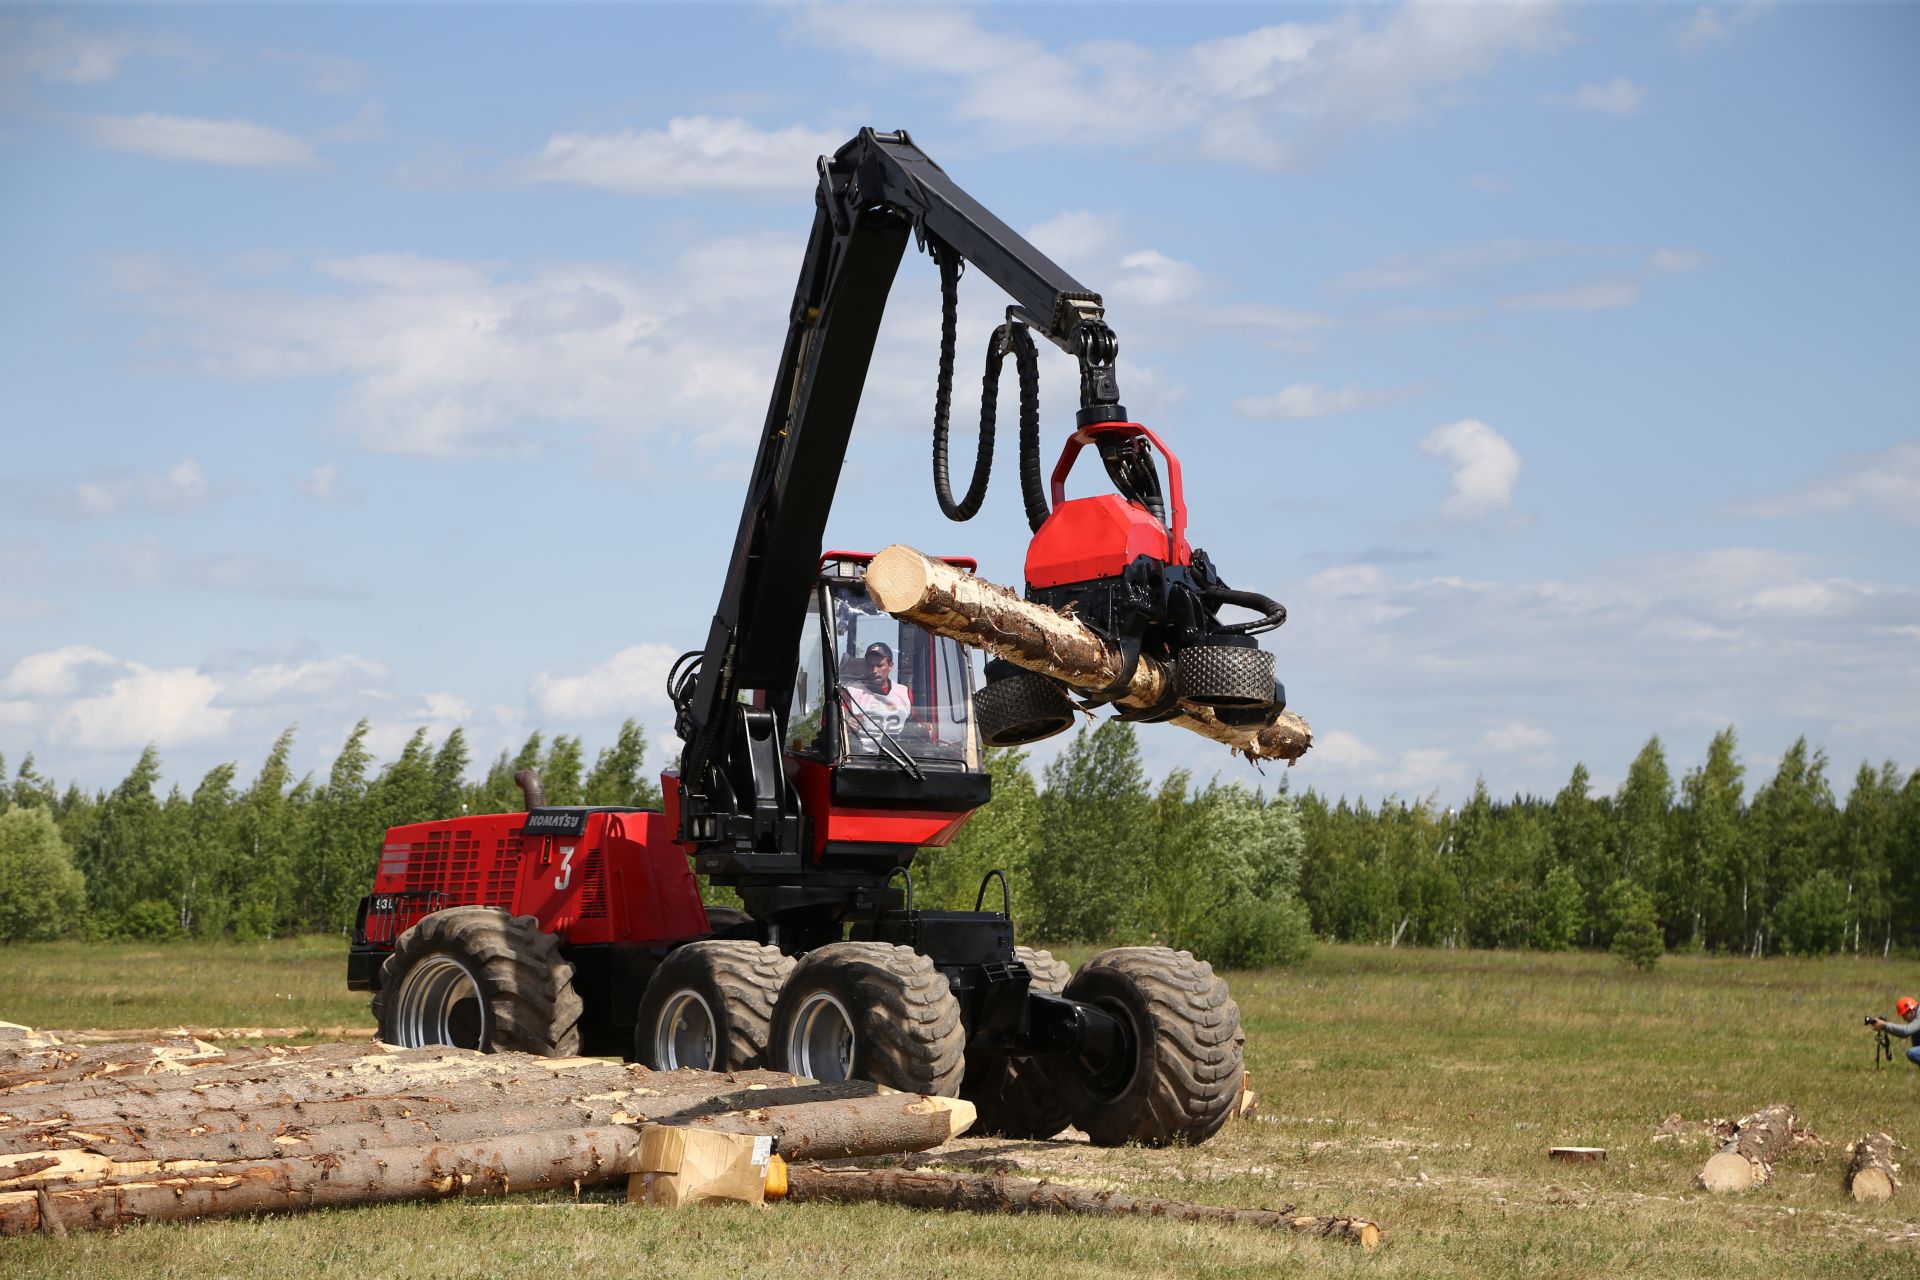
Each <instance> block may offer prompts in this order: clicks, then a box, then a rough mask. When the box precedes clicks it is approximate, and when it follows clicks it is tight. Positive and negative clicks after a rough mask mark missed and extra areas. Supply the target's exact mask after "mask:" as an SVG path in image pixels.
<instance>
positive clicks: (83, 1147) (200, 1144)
mask: <svg viewBox="0 0 1920 1280" xmlns="http://www.w3.org/2000/svg"><path fill="white" fill-rule="evenodd" d="M788 1078H789V1079H791V1077H788ZM852 1083H855V1084H858V1085H861V1086H863V1087H864V1088H865V1090H866V1096H860V1097H853V1096H846V1095H845V1093H844V1086H841V1085H809V1086H802V1087H797V1088H790V1089H781V1090H754V1091H750V1092H745V1093H742V1092H733V1091H730V1092H727V1093H724V1094H720V1095H717V1096H718V1097H720V1098H723V1099H742V1098H752V1097H755V1096H758V1095H760V1094H762V1093H764V1094H768V1095H773V1096H779V1097H782V1098H784V1099H785V1102H784V1104H783V1105H778V1106H770V1107H752V1106H748V1107H747V1109H744V1110H737V1111H732V1110H720V1109H717V1108H714V1107H712V1106H710V1105H708V1104H706V1103H704V1102H703V1103H702V1104H701V1105H699V1106H698V1107H695V1108H688V1109H684V1110H682V1109H679V1108H676V1109H675V1110H673V1111H670V1112H668V1113H667V1114H665V1115H652V1116H649V1115H647V1114H646V1113H645V1112H644V1110H642V1109H641V1107H640V1106H639V1102H640V1101H642V1100H636V1099H635V1098H633V1097H631V1096H626V1097H621V1098H595V1099H565V1098H562V1099H555V1100H551V1101H549V1103H548V1105H546V1106H544V1107H534V1106H528V1105H525V1104H526V1103H527V1102H528V1100H527V1099H524V1098H520V1097H518V1096H516V1095H513V1094H509V1095H507V1097H506V1098H504V1099H501V1100H499V1101H504V1102H508V1103H511V1104H513V1105H510V1106H507V1107H502V1106H500V1105H497V1104H495V1103H490V1104H489V1105H480V1106H476V1107H473V1108H471V1109H469V1110H461V1111H445V1112H441V1113H438V1114H433V1115H422V1116H414V1117H396V1118H393V1119H385V1120H376V1121H368V1122H365V1123H359V1124H337V1125H330V1126H324V1127H314V1126H311V1125H309V1124H306V1123H303V1120H302V1117H300V1116H299V1115H297V1114H295V1113H293V1112H291V1111H278V1112H271V1113H260V1112H256V1113H254V1119H255V1123H256V1127H255V1128H253V1129H250V1130H247V1131H244V1132H237V1133H236V1132H226V1133H207V1134H195V1133H192V1132H191V1131H188V1132H186V1133H174V1134H171V1135H168V1136H155V1137H148V1138H146V1139H144V1140H142V1141H137V1142H120V1141H102V1140H101V1135H99V1134H98V1133H96V1132H92V1131H88V1132H84V1133H76V1132H73V1131H68V1132H66V1133H64V1134H58V1135H55V1137H56V1139H57V1140H56V1141H50V1142H42V1143H41V1144H39V1145H38V1146H36V1147H34V1148H31V1149H28V1150H24V1151H21V1152H18V1153H14V1154H0V1190H15V1189H19V1188H21V1187H23V1186H27V1185H35V1184H40V1183H56V1182H57V1183H71V1182H76V1181H95V1180H99V1179H102V1178H109V1177H120V1176H129V1175H145V1174H151V1173H153V1172H155V1171H156V1170H158V1169H160V1167H161V1166H162V1165H165V1166H167V1168H168V1170H169V1171H171V1170H172V1169H174V1168H176V1167H185V1166H199V1165H212V1164H231V1163H232V1162H234V1161H246V1160H275V1159H292V1158H296V1157H298V1158H314V1157H322V1158H324V1157H331V1156H336V1155H350V1154H354V1153H357V1152H361V1151H368V1150H378V1149H382V1148H387V1147H408V1146H424V1145H429V1144H434V1143H459V1142H474V1141H481V1140H483V1139H487V1138H491V1137H497V1136H499V1135H501V1134H511V1133H523V1132H538V1131H543V1130H552V1129H561V1128H568V1127H582V1128H598V1127H602V1126H606V1125H612V1124H640V1123H646V1122H654V1123H665V1124H670V1125H672V1126H674V1127H676V1128H686V1129H696V1130H710V1131H713V1132H719V1133H733V1134H751V1135H755V1136H770V1137H773V1138H775V1139H777V1140H778V1142H779V1145H780V1150H781V1151H782V1152H784V1153H785V1154H786V1155H788V1156H790V1157H793V1158H798V1159H808V1158H812V1159H839V1158H843V1157H850V1156H875V1155H890V1154H894V1153H898V1152H903V1151H925V1150H927V1149H928V1148H930V1147H937V1146H939V1145H941V1144H942V1143H945V1142H947V1141H949V1140H950V1139H952V1138H954V1137H955V1136H957V1135H958V1134H960V1133H961V1132H963V1131H965V1129H966V1128H967V1126H968V1125H969V1124H971V1123H972V1122H973V1118H974V1111H973V1104H972V1103H969V1102H963V1101H961V1100H959V1099H955V1098H922V1097H920V1096H919V1095H918V1094H911V1093H886V1094H879V1093H876V1092H875V1091H874V1090H875V1086H873V1085H872V1084H870V1083H867V1082H865V1081H859V1082H852ZM809 1093H817V1094H820V1095H823V1096H821V1097H818V1098H816V1099H814V1100H811V1101H809V1100H807V1096H806V1095H808V1094H809ZM836 1095H838V1096H836ZM693 1112H698V1114H692V1113H693Z"/></svg>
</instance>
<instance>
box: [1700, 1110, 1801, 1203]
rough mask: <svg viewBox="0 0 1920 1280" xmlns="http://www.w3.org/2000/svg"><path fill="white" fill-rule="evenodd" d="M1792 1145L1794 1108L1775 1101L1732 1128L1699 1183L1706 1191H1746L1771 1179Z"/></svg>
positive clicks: (1703, 1170)
mask: <svg viewBox="0 0 1920 1280" xmlns="http://www.w3.org/2000/svg"><path fill="white" fill-rule="evenodd" d="M1792 1145H1793V1108H1792V1107H1791V1106H1789V1105H1787V1104H1786V1103H1784V1102H1776V1103H1775V1104H1774V1105H1772V1106H1770V1107H1767V1108H1766V1109H1765V1110H1762V1111H1756V1112H1754V1113H1753V1114H1752V1115H1750V1116H1747V1117H1745V1118H1744V1119H1742V1120H1740V1121H1739V1122H1738V1123H1736V1124H1735V1126H1734V1131H1733V1137H1731V1138H1729V1139H1728V1140H1727V1144H1726V1145H1725V1146H1723V1147H1721V1148H1720V1150H1719V1151H1717V1152H1715V1153H1714V1154H1713V1155H1712V1156H1711V1157H1709V1158H1708V1160H1707V1164H1706V1167H1705V1168H1703V1169H1702V1170H1700V1177H1699V1179H1698V1181H1699V1184H1700V1185H1701V1186H1703V1187H1705V1188H1706V1189H1707V1190H1708V1191H1713V1192H1723V1191H1745V1190H1747V1189H1749V1188H1751V1187H1757V1186H1760V1185H1762V1184H1764V1183H1765V1182H1766V1181H1767V1180H1768V1179H1770V1178H1771V1177H1772V1176H1773V1166H1774V1164H1775V1162H1777V1161H1778V1160H1779V1159H1780V1157H1781V1156H1783V1155H1785V1154H1786V1153H1787V1150H1788V1148H1790V1147H1791V1146H1792Z"/></svg>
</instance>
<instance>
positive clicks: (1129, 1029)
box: [1082, 997, 1153, 1103]
mask: <svg viewBox="0 0 1920 1280" xmlns="http://www.w3.org/2000/svg"><path fill="white" fill-rule="evenodd" d="M1088 1003H1089V1004H1091V1005H1093V1006H1094V1008H1096V1009H1099V1010H1100V1011H1102V1012H1103V1013H1108V1014H1111V1015H1112V1016H1113V1017H1114V1018H1115V1019H1117V1020H1118V1021H1119V1023H1120V1043H1119V1045H1118V1046H1116V1047H1115V1050H1114V1053H1113V1056H1112V1057H1110V1058H1108V1059H1107V1060H1106V1061H1105V1062H1103V1063H1091V1062H1085V1060H1084V1059H1083V1060H1082V1061H1083V1063H1084V1065H1085V1067H1086V1082H1087V1085H1088V1089H1089V1092H1091V1093H1092V1094H1093V1096H1094V1097H1095V1098H1096V1099H1097V1100H1099V1101H1100V1102H1103V1103H1108V1102H1118V1101H1119V1100H1120V1099H1121V1098H1124V1097H1125V1096H1126V1095H1127V1091H1128V1090H1129V1089H1132V1088H1133V1085H1134V1082H1135V1081H1136V1080H1138V1079H1139V1078H1140V1072H1141V1071H1142V1070H1144V1069H1145V1067H1146V1054H1145V1052H1144V1041H1147V1040H1150V1039H1152V1037H1153V1029H1152V1028H1151V1027H1147V1028H1144V1029H1143V1028H1142V1027H1141V1026H1140V1024H1139V1023H1138V1022H1137V1021H1135V1019H1134V1014H1133V1010H1132V1009H1130V1008H1128V1007H1127V1005H1126V1002H1125V1001H1122V1000H1117V999H1114V998H1112V997H1107V998H1104V999H1094V1000H1090V1001H1088Z"/></svg>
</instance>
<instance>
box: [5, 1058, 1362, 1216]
mask: <svg viewBox="0 0 1920 1280" xmlns="http://www.w3.org/2000/svg"><path fill="white" fill-rule="evenodd" d="M973 1120H974V1108H973V1105H972V1104H971V1103H969V1102H966V1101H964V1100H961V1099H957V1098H928V1097H922V1096H920V1095H917V1094H907V1093H897V1092H894V1091H892V1090H889V1089H886V1088H885V1087H884V1086H880V1085H875V1084H870V1083H868V1082H866V1081H847V1082H843V1083H838V1084H820V1083H817V1082H815V1081H812V1080H806V1079H802V1078H800V1077H796V1076H793V1075H789V1074H786V1073H784V1072H776V1071H736V1072H730V1073H724V1074H721V1073H714V1072H704V1071H692V1070H681V1071H671V1072H656V1071H649V1070H648V1069H646V1068H645V1067H640V1066H633V1065H627V1064H622V1063H618V1062H613V1061H609V1060H606V1059H600V1058H539V1057H534V1056H532V1055H529V1054H518V1053H500V1054H481V1053H476V1052H473V1051H472V1050H467V1049H454V1048H446V1047H433V1048H425V1049H397V1048H394V1047H392V1046H390V1045H386V1044H381V1043H378V1042H375V1043H372V1044H368V1043H364V1042H363V1043H359V1044H323V1045H314V1046H305V1047H298V1046H296V1047H278V1046H257V1047H255V1046H245V1047H236V1048H227V1049H222V1048H220V1047H218V1046H216V1045H213V1044H210V1043H208V1042H206V1041H204V1040H200V1039H196V1038H194V1037H191V1036H170V1037H165V1038H162V1039H157V1040H149V1041H140V1042H133V1043H120V1044H93V1043H83V1044H67V1043H64V1042H61V1041H60V1040H58V1039H57V1038H56V1037H53V1036H51V1035H48V1034H46V1033H36V1032H32V1031H29V1030H28V1029H26V1028H23V1027H16V1026H13V1025H12V1024H8V1023H0V1236H9V1235H20V1234H25V1233H33V1232H45V1233H48V1234H53V1235H65V1234H66V1233H67V1232H70V1231H78V1230H97V1229H108V1228H114V1227H120V1226H125V1225H128V1224H132V1223H138V1222H148V1221H161V1220H170V1219H171V1220H177V1219H189V1218H209V1217H224V1216H232V1215H239V1214H253V1213H275V1212H292V1211H297V1210H302V1209H312V1208H321V1207H325V1206H333V1205H354V1204H375V1203H382V1202H389V1201H400V1200H433V1199H441V1198H446V1197H450V1196H474V1195H499V1194H505V1193H508V1192H516V1191H537V1190H551V1189H573V1190H576V1191H577V1190H578V1189H579V1188H581V1187H583V1186H589V1185H595V1184H602V1183H619V1182H626V1183H628V1184H629V1195H630V1198H636V1199H640V1198H644V1199H646V1200H647V1202H649V1203H661V1202H669V1203H679V1202H693V1198H691V1197H690V1198H689V1199H688V1200H686V1201H681V1200H678V1199H674V1198H671V1197H670V1198H668V1199H667V1200H665V1201H663V1200H662V1199H661V1198H660V1197H659V1196H636V1195H635V1191H636V1189H638V1188H639V1187H640V1185H641V1184H642V1183H643V1182H646V1181H649V1180H653V1179H655V1178H657V1176H658V1175H653V1174H652V1173H651V1171H652V1170H654V1169H655V1168H658V1167H659V1166H658V1165H655V1164H650V1163H648V1162H647V1161H646V1157H645V1151H644V1150H643V1148H648V1149H659V1148H661V1147H662V1146H663V1144H662V1143H660V1142H658V1141H657V1139H658V1138H659V1137H660V1136H661V1131H662V1130H663V1129H672V1130H683V1131H685V1133H686V1140H685V1141H682V1142H676V1143H673V1144H666V1145H670V1146H672V1147H674V1148H675V1149H676V1150H680V1149H685V1148H689V1147H691V1146H693V1145H701V1146H702V1147H704V1148H705V1149H706V1150H709V1151H711V1150H715V1149H724V1148H729V1147H733V1146H739V1147H740V1148H741V1149H742V1150H744V1151H748V1152H754V1153H759V1154H756V1157H755V1160H756V1163H757V1164H758V1165H759V1166H760V1167H761V1168H763V1169H764V1168H766V1166H767V1156H766V1155H765V1154H764V1153H765V1152H770V1151H775V1150H777V1151H778V1153H779V1155H780V1157H781V1161H780V1162H779V1167H780V1168H782V1170H783V1171H784V1173H785V1174H786V1178H787V1182H786V1186H785V1188H784V1190H785V1195H786V1198H789V1199H793V1200H797V1201H848V1200H883V1201H888V1202H891V1203H896V1204H904V1205H911V1206H923V1207H931V1208H941V1209H956V1210H967V1211H973V1212H1002V1213H1009V1212H1010V1213H1033V1212H1052V1213H1100V1214H1147V1215H1153V1216H1170V1217H1177V1218H1183V1219H1188V1220H1193V1221H1206V1222H1233V1223H1243V1224H1248V1225H1253V1226H1258V1227H1264V1228H1268V1229H1274V1230H1282V1231H1289V1232H1294V1233H1298V1234H1308V1235H1317V1236H1322V1237H1327V1238H1331V1239H1336V1240H1342V1241H1347V1242H1351V1243H1355V1244H1360V1245H1363V1246H1366V1247H1372V1246H1373V1245H1374V1244H1376V1243H1378V1241H1379V1237H1380V1232H1379V1228H1378V1227H1377V1226H1376V1225H1374V1224H1373V1223H1371V1222H1365V1221H1361V1220H1358V1219H1351V1218H1336V1217H1315V1216H1311V1215H1304V1214H1297V1213H1295V1212H1294V1211H1293V1209H1292V1208H1291V1207H1288V1208H1287V1209H1285V1210H1280V1211H1267V1210H1244V1209H1222V1208H1214V1207H1211V1206H1205V1205H1191V1204H1186V1203H1183V1202H1179V1201H1171V1200H1154V1199H1147V1198H1138V1197H1128V1196H1123V1195H1118V1194H1116V1193H1113V1192H1092V1191H1087V1190H1085V1189H1082V1188H1075V1187H1071V1186H1065V1185H1061V1184H1057V1183H1043V1182H1030V1181H1025V1180H1022V1179H1011V1178H999V1177H996V1178H984V1179H983V1178H982V1177H981V1176H980V1175H972V1174H953V1173H940V1172H931V1171H919V1170H915V1171H911V1172H903V1171H900V1170H888V1169H871V1168H826V1167H823V1166H821V1165H819V1164H818V1163H817V1162H818V1161H822V1160H845V1159H850V1158H856V1157H873V1156H881V1155H894V1154H898V1153H903V1152H920V1151H929V1150H932V1149H934V1148H937V1147H940V1146H942V1145H944V1144H946V1143H948V1142H950V1141H951V1140H952V1139H953V1138H954V1137H956V1136H957V1135H959V1134H960V1133H961V1132H963V1131H964V1130H965V1129H966V1128H967V1126H969V1125H970V1124H972V1123H973ZM721 1135H739V1136H740V1137H728V1138H723V1137H722V1136H721ZM742 1137H743V1138H744V1139H745V1141H744V1143H742V1141H741V1138H742ZM695 1138H700V1139H703V1141H702V1142H701V1143H700V1144H695V1143H694V1139H695ZM786 1162H799V1163H791V1164H788V1163H786ZM670 1181H672V1179H669V1182H670ZM666 1189H669V1187H668V1185H667V1184H666V1183H663V1184H662V1185H661V1186H660V1187H657V1188H656V1190H666ZM759 1191H760V1188H759V1186H757V1185H756V1186H755V1187H754V1188H753V1192H754V1195H753V1199H754V1201H755V1202H758V1199H759Z"/></svg>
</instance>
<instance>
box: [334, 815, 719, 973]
mask: <svg viewBox="0 0 1920 1280" xmlns="http://www.w3.org/2000/svg"><path fill="white" fill-rule="evenodd" d="M526 818H527V815H526V814H524V813H501V814H476V815H474V816H472V817H467V818H453V819H443V820H441V821H438V822H421V823H415V824H414V825H412V826H405V827H393V828H390V829H389V830H388V831H387V838H386V840H385V842H384V843H383V844H382V846H381V852H380V867H379V871H378V872H377V874H376V875H375V877H374V883H373V896H374V899H375V911H370V912H369V913H368V933H367V937H368V941H370V942H374V943H376V944H384V945H388V946H391V945H392V942H393V939H394V938H395V937H398V936H399V934H400V932H401V931H402V930H404V929H406V928H407V927H408V926H409V925H411V924H412V923H413V922H414V921H415V920H418V919H419V918H420V917H421V916H424V915H426V914H427V913H428V912H430V911H439V910H442V909H443V908H446V907H459V906H468V905H476V906H489V907H502V908H504V909H506V910H507V911H510V912H512V913H513V914H514V915H530V916H533V917H535V918H536V919H538V920H539V921H540V927H541V928H542V929H543V930H545V931H546V932H548V933H552V934H557V935H558V936H559V937H560V939H561V940H562V941H563V942H568V943H575V944H579V943H595V942H666V941H671V940H674V939H678V938H692V937H698V936H699V935H701V934H703V933H706V932H707V914H706V909H705V908H704V907H702V906H701V905H700V887H699V885H698V884H697V883H696V882H695V881H694V878H693V871H692V868H690V867H689V866H688V865H687V855H686V854H685V852H683V851H682V850H681V848H680V846H679V845H678V844H677V843H675V842H674V839H673V834H674V833H673V828H672V827H671V826H670V825H669V824H668V822H667V818H666V816H665V815H664V814H660V813H654V812H651V811H645V810H643V811H640V812H636V813H611V812H606V811H600V812H593V813H589V814H587V815H586V822H585V829H584V830H583V831H582V832H581V833H580V834H579V835H577V836H553V835H527V834H526V833H525V832H524V831H523V830H522V824H523V823H525V821H526ZM382 902H385V903H387V904H390V905H387V906H384V907H382V906H380V904H381V903H382ZM376 913H377V914H378V917H379V928H378V929H377V930H376V928H375V927H374V926H375V918H376ZM376 932H378V933H379V934H381V935H383V936H379V937H376V936H375V934H376Z"/></svg>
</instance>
